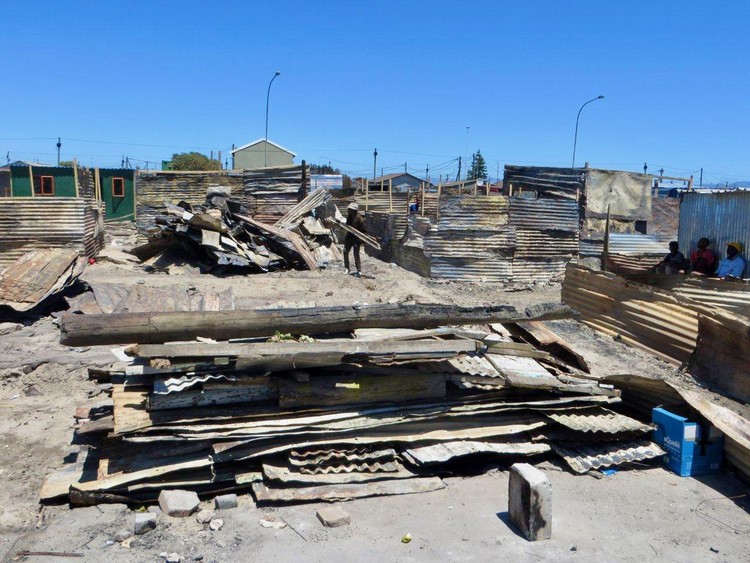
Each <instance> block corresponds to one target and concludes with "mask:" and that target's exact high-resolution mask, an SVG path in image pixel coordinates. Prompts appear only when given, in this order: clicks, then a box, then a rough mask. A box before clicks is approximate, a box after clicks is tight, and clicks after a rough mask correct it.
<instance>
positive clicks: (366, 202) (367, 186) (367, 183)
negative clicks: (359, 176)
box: [362, 180, 370, 211]
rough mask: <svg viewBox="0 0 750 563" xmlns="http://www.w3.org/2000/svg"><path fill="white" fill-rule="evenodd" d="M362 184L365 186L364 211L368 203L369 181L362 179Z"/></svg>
mask: <svg viewBox="0 0 750 563" xmlns="http://www.w3.org/2000/svg"><path fill="white" fill-rule="evenodd" d="M362 184H363V185H364V187H365V211H367V209H368V208H369V205H370V181H369V180H362Z"/></svg>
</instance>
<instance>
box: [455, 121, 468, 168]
mask: <svg viewBox="0 0 750 563" xmlns="http://www.w3.org/2000/svg"><path fill="white" fill-rule="evenodd" d="M469 129H471V127H469V126H468V125H467V126H466V145H465V146H464V162H466V163H468V162H469ZM459 176H460V174H459ZM464 176H466V174H464ZM457 179H458V180H460V179H461V178H457Z"/></svg>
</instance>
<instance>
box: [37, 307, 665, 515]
mask: <svg viewBox="0 0 750 563" xmlns="http://www.w3.org/2000/svg"><path fill="white" fill-rule="evenodd" d="M117 316H118V315H111V317H113V318H116V317H117ZM504 316H505V318H510V317H512V315H510V314H509V313H508V312H505V313H504ZM516 317H518V315H517V313H516ZM517 320H519V321H523V322H519V323H513V322H505V323H503V324H498V323H496V322H493V321H492V320H490V322H488V323H480V324H474V325H455V326H440V327H437V328H419V329H414V328H385V329H384V328H356V327H355V328H353V329H351V330H349V331H345V332H343V333H338V334H330V333H329V334H328V335H324V336H319V335H317V334H316V338H312V337H310V336H306V335H304V334H300V333H301V332H303V331H301V330H290V331H289V333H286V334H282V333H277V334H276V335H275V336H273V337H271V338H270V339H269V338H267V337H263V338H257V337H256V338H244V339H242V340H225V341H212V340H211V339H208V338H200V339H199V340H198V341H189V342H176V343H164V341H165V340H166V338H162V339H161V342H162V343H152V344H149V343H142V344H137V345H129V346H126V347H124V348H119V349H116V350H115V351H116V353H117V354H118V355H119V357H120V358H121V362H120V363H118V364H114V365H113V367H112V368H111V369H109V370H101V369H99V370H91V372H90V373H91V377H92V379H96V380H98V381H99V382H106V383H111V384H112V399H111V402H110V403H108V404H105V405H102V406H101V407H100V408H98V409H94V410H91V411H89V412H86V411H81V412H79V413H77V418H78V422H77V426H76V434H75V440H74V441H75V442H76V443H79V444H85V445H87V446H90V447H81V449H80V452H79V453H78V458H77V459H75V460H72V462H71V463H69V464H67V465H66V466H64V467H63V468H62V469H61V470H59V471H58V472H56V473H54V474H52V475H50V476H49V478H48V479H47V481H46V482H45V485H44V487H43V489H42V494H41V497H42V500H44V501H49V500H52V499H68V500H70V502H72V503H73V504H96V503H100V502H131V503H147V502H152V501H154V500H155V499H156V498H157V497H158V495H159V492H160V491H161V490H162V489H174V488H179V489H191V490H195V491H197V492H198V493H199V494H201V495H213V494H219V493H224V492H227V491H247V492H250V493H251V494H252V495H253V496H254V498H255V500H256V501H257V502H258V503H259V504H262V503H290V502H291V503H293V502H308V501H316V500H325V501H333V500H339V499H348V498H358V497H366V496H374V495H390V494H407V493H417V492H427V491H432V490H437V489H439V488H442V487H443V486H444V485H443V483H442V481H441V479H440V476H441V475H444V474H445V473H446V472H448V471H451V472H455V471H461V468H464V469H466V468H467V467H469V468H471V467H475V466H476V464H477V462H478V461H481V460H485V461H486V460H488V459H489V460H494V461H500V462H508V463H512V462H514V461H517V460H518V459H520V458H525V457H528V456H540V455H553V453H556V454H557V455H559V456H561V457H562V459H564V460H565V461H566V462H567V463H568V465H569V466H570V468H571V469H572V470H573V471H575V472H586V471H588V470H590V469H593V468H599V467H605V466H609V465H617V464H619V463H623V462H624V461H626V460H628V461H634V460H644V459H648V458H651V457H658V456H659V455H661V454H662V453H663V452H662V451H661V450H660V449H659V447H658V446H656V445H654V444H652V443H651V442H650V440H649V439H648V436H649V432H650V430H651V427H650V426H649V425H648V424H643V423H641V422H639V421H637V420H634V419H632V418H629V417H627V416H624V415H622V414H619V413H617V412H615V411H614V410H612V409H614V408H616V407H617V406H618V404H619V403H620V402H621V400H620V397H619V391H617V390H615V389H614V388H612V386H602V385H599V383H598V382H597V381H596V380H594V379H592V378H590V377H589V376H588V375H587V373H586V366H585V362H583V360H582V358H580V357H579V356H577V355H576V354H575V352H574V351H573V350H572V349H571V348H570V346H569V345H568V344H567V343H566V342H565V341H564V340H562V339H560V338H559V337H555V335H554V333H551V331H549V330H548V329H546V328H545V327H544V326H543V325H542V323H541V322H540V321H537V320H535V319H533V318H528V317H527V318H525V319H524V318H523V316H521V318H517ZM114 322H116V321H114ZM300 326H305V325H302V324H301V325H300ZM306 332H309V331H306ZM324 332H326V331H325V330H321V333H324ZM82 341H86V340H85V339H83V340H82Z"/></svg>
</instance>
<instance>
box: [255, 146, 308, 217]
mask: <svg viewBox="0 0 750 563" xmlns="http://www.w3.org/2000/svg"><path fill="white" fill-rule="evenodd" d="M243 187H244V188H243V189H244V195H245V201H246V204H247V206H248V209H249V210H250V214H251V215H252V216H253V218H255V219H256V220H258V221H260V222H262V223H270V224H273V223H275V222H276V221H278V220H279V219H281V218H282V217H283V216H284V215H286V214H287V212H289V211H290V210H291V209H292V208H293V207H294V206H295V205H297V203H298V202H300V201H302V200H303V199H304V198H305V197H307V194H308V193H310V170H309V168H308V166H307V165H306V164H305V161H304V160H303V161H302V164H294V165H292V166H275V167H269V168H258V169H256V170H244V171H243Z"/></svg>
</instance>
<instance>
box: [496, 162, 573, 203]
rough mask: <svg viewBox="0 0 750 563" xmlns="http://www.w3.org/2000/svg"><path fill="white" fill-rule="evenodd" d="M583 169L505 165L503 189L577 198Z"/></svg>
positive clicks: (545, 195)
mask: <svg viewBox="0 0 750 563" xmlns="http://www.w3.org/2000/svg"><path fill="white" fill-rule="evenodd" d="M584 178H585V169H583V168H549V167H542V166H514V165H511V164H506V165H505V171H504V175H503V191H504V193H509V190H511V189H512V190H513V193H514V194H515V193H518V191H519V190H521V191H534V192H536V193H537V194H539V195H540V196H544V197H565V198H572V199H577V194H579V193H582V192H583V187H584Z"/></svg>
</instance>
